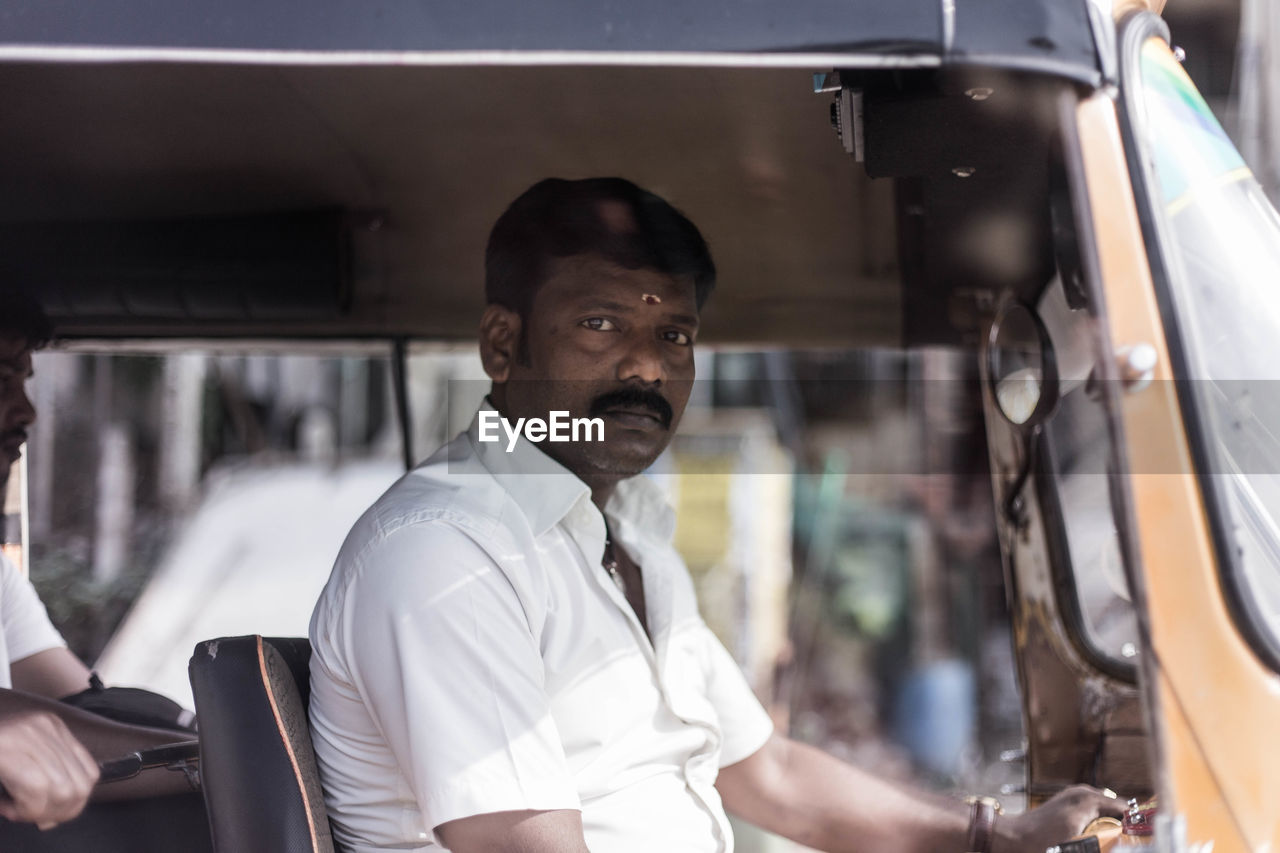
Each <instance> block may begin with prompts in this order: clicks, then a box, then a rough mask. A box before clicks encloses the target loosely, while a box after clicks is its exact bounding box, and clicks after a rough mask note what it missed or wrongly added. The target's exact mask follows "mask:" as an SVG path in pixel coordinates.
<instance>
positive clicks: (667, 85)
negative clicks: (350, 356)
mask: <svg viewBox="0 0 1280 853" xmlns="http://www.w3.org/2000/svg"><path fill="white" fill-rule="evenodd" d="M828 70H830V69H811V70H810V69H795V68H663V67H625V66H610V67H591V66H583V67H520V68H515V67H494V66H481V67H427V66H365V67H361V66H348V67H323V66H320V67H316V66H266V65H227V64H197V63H190V64H184V63H162V64H157V63H127V62H122V63H105V64H94V63H62V64H59V63H45V64H24V63H9V64H4V65H0V96H3V98H4V100H5V103H6V104H7V105H9V115H10V119H11V120H10V121H7V122H6V123H5V127H4V128H3V129H2V130H0V180H2V181H3V182H4V185H5V186H6V187H7V188H8V190H7V192H6V193H5V195H4V197H3V199H0V249H3V251H0V269H2V271H3V273H4V277H5V280H6V281H10V282H13V281H21V282H24V283H26V285H27V286H30V287H33V288H34V289H35V290H36V291H37V292H38V293H39V294H40V297H41V299H42V300H43V301H44V302H45V304H46V307H47V309H48V310H49V312H50V313H51V315H52V316H53V317H54V319H55V320H56V321H57V323H58V326H59V329H60V334H61V335H62V336H63V337H67V338H116V339H119V338H131V337H143V338H166V337H177V338H191V337H230V336H235V337H293V336H296V337H343V338H387V337H408V338H422V339H428V340H444V341H448V340H459V341H461V340H467V339H469V338H470V337H471V335H472V333H473V328H474V323H475V318H476V317H477V316H478V314H479V309H480V307H481V296H480V283H481V281H482V258H483V247H484V240H485V238H486V236H487V232H488V228H489V226H490V225H491V223H492V222H493V220H494V219H495V218H496V216H497V215H498V214H499V213H500V212H501V211H502V209H503V208H504V206H505V205H506V204H507V203H508V202H509V200H510V199H512V198H514V197H515V196H516V195H517V194H518V193H519V192H520V191H521V190H523V189H524V188H525V187H527V186H529V185H530V184H532V183H533V182H534V181H536V180H538V179H540V178H543V177H546V176H551V175H558V176H564V177H584V176H589V175H599V174H620V175H623V176H625V177H628V178H630V179H632V180H634V181H636V182H637V183H639V184H641V185H644V186H647V187H650V188H652V189H654V190H655V191H657V192H659V193H660V194H662V195H664V196H666V197H668V198H669V199H671V200H672V201H673V202H674V203H675V204H676V205H677V206H678V207H680V208H681V209H683V210H684V211H685V212H686V213H687V214H688V215H689V216H690V217H691V218H692V219H693V220H694V221H695V222H697V223H698V224H699V226H700V227H701V228H702V229H703V231H704V233H705V234H706V236H707V238H708V240H709V242H710V244H711V247H712V251H713V253H714V256H715V258H716V260H717V264H718V267H719V270H720V281H721V285H720V289H719V293H718V295H717V298H716V299H715V300H714V301H713V303H712V304H711V305H710V307H709V310H708V311H707V313H706V316H705V318H704V329H703V334H702V339H703V340H705V341H709V342H723V343H740V344H769V345H788V344H802V345H806V346H839V347H873V346H918V345H928V344H950V345H957V344H958V345H962V346H967V345H972V344H973V343H974V341H975V340H976V334H977V329H978V326H979V325H980V317H981V315H982V312H983V311H984V310H989V307H990V304H991V302H992V300H993V299H994V297H995V296H996V295H998V294H999V293H1000V292H1001V291H1002V290H1004V289H1006V288H1023V289H1025V288H1027V287H1033V288H1038V287H1039V286H1042V285H1043V284H1044V282H1046V281H1047V280H1048V278H1049V276H1050V274H1051V271H1052V254H1051V252H1050V251H1049V248H1048V236H1047V235H1048V215H1047V209H1048V208H1047V204H1046V203H1045V197H1046V192H1047V189H1046V188H1047V178H1046V164H1047V154H1046V152H1047V149H1048V141H1049V138H1050V137H1051V136H1052V133H1053V129H1054V128H1053V126H1054V124H1055V122H1056V119H1055V109H1054V103H1055V100H1054V98H1053V97H1052V96H1049V97H1046V91H1047V90H1053V89H1057V88H1061V87H1063V86H1065V85H1066V84H1064V83H1062V82H1058V81H1053V80H1051V79H1049V78H1045V77H1035V76H1032V75H1019V74H1016V73H1012V72H1010V73H993V72H990V71H986V72H984V73H983V74H981V75H979V74H977V73H974V74H968V73H965V72H962V71H959V72H947V73H945V74H944V73H942V72H939V71H936V70H916V71H885V70H879V71H862V72H847V73H846V74H845V80H846V85H852V86H854V87H856V88H859V89H863V90H864V91H865V93H866V94H865V129H864V131H865V132H864V135H865V140H866V162H865V168H864V165H863V164H859V163H856V162H854V159H853V157H852V156H851V155H849V154H847V153H846V152H845V150H844V149H843V147H842V145H841V143H840V140H839V139H838V138H837V136H836V134H835V133H834V132H833V129H832V127H831V119H830V107H831V101H832V95H830V94H821V95H819V94H814V92H813V86H812V72H814V71H819V72H820V71H828ZM974 90H978V91H979V94H978V95H976V96H975V95H974V94H973V92H974ZM984 91H985V92H989V94H981V93H982V92H984ZM966 93H968V94H966ZM878 178H892V179H895V180H873V179H878Z"/></svg>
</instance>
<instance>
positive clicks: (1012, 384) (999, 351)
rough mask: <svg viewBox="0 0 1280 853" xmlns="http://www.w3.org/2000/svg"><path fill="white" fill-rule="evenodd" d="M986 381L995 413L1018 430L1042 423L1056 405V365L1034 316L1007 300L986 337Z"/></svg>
mask: <svg viewBox="0 0 1280 853" xmlns="http://www.w3.org/2000/svg"><path fill="white" fill-rule="evenodd" d="M987 377H988V381H989V382H990V383H991V391H992V395H993V396H994V397H995V400H996V408H998V409H999V410H1000V414H1001V415H1003V416H1004V418H1005V420H1007V421H1009V423H1011V424H1013V425H1014V426H1016V427H1024V428H1030V427H1034V426H1037V425H1039V424H1042V423H1044V422H1045V421H1046V420H1047V419H1048V418H1049V415H1051V414H1052V413H1053V409H1054V407H1055V406H1056V405H1057V404H1058V364H1057V361H1056V360H1055V359H1054V355H1053V344H1052V342H1051V341H1050V340H1049V332H1048V330H1046V329H1045V327H1044V323H1042V322H1040V318H1039V317H1038V316H1036V314H1035V312H1034V311H1032V310H1031V309H1030V308H1028V307H1027V306H1026V305H1023V304H1022V303H1021V302H1018V301H1016V300H1012V299H1010V300H1007V301H1005V302H1004V303H1003V304H1002V305H1001V306H1000V309H999V310H998V311H997V312H996V318H995V320H994V321H993V322H992V324H991V331H990V332H989V333H988V335H987Z"/></svg>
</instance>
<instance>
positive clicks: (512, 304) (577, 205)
mask: <svg viewBox="0 0 1280 853" xmlns="http://www.w3.org/2000/svg"><path fill="white" fill-rule="evenodd" d="M611 204H621V205H622V206H623V207H624V208H625V210H626V212H627V213H629V217H626V216H623V217H621V218H619V217H616V216H611V215H610V214H609V213H608V212H607V207H608V206H609V205H611ZM584 254H593V255H599V256H601V257H603V258H605V259H606V260H608V261H611V262H612V263H615V264H618V265H619V266H622V267H625V268H627V269H652V270H657V271H658V272H661V273H665V274H667V275H670V276H673V277H684V276H687V277H689V278H691V279H692V280H693V286H694V298H695V300H696V301H697V305H698V308H699V309H701V308H702V304H703V303H704V302H706V300H707V297H708V296H710V295H711V291H712V289H713V288H714V287H715V284H716V268H715V264H714V263H712V261H711V252H710V250H709V249H708V248H707V243H706V241H705V240H704V239H703V238H702V234H701V233H700V232H699V231H698V229H697V227H696V226H695V225H694V224H693V223H692V222H690V221H689V219H688V218H687V217H685V215H684V214H682V213H681V212H680V211H678V210H676V209H675V208H674V207H672V206H671V205H670V204H669V203H668V202H666V201H665V200H663V199H661V198H659V197H658V196H656V195H654V194H653V193H651V192H649V191H648V190H646V189H642V188H640V187H638V186H636V185H635V184H633V183H631V182H630V181H628V180H625V179H623V178H587V179H585V180H579V181H568V180H564V179H562V178H547V179H546V180H543V181H539V182H538V183H536V184H534V185H533V186H532V187H530V188H529V189H527V190H525V191H524V193H522V194H521V195H520V197H519V198H517V199H516V200H515V201H513V202H512V203H511V206H510V207H508V208H507V209H506V212H504V213H503V214H502V216H500V217H498V221H497V222H496V223H494V226H493V231H492V232H490V234H489V245H488V248H486V249H485V255H484V262H485V276H484V294H485V299H486V301H488V302H490V303H496V304H498V305H501V306H503V307H505V308H509V309H511V310H512V311H515V312H516V313H517V314H519V315H520V316H521V318H525V319H527V318H528V316H529V309H530V307H531V306H532V305H533V296H534V294H535V293H536V292H537V290H538V288H539V287H541V286H542V284H543V282H544V281H545V280H546V277H547V274H548V271H549V268H550V267H551V265H552V263H553V262H554V261H555V260H556V259H559V258H567V257H571V256H573V255H584Z"/></svg>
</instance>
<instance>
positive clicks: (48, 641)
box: [0, 554, 87, 688]
mask: <svg viewBox="0 0 1280 853" xmlns="http://www.w3.org/2000/svg"><path fill="white" fill-rule="evenodd" d="M65 645H66V643H65V642H64V641H63V639H62V635H61V634H59V633H58V630H57V629H56V628H54V627H53V624H52V623H51V622H50V621H49V614H48V613H47V612H46V611H45V609H44V605H43V604H42V603H41V602H40V596H38V595H36V590H35V587H33V586H32V585H31V581H29V580H28V579H27V578H25V577H23V575H22V573H21V572H19V571H18V567H17V566H15V565H14V564H13V563H11V562H9V558H8V557H6V556H4V555H3V554H0V687H4V688H9V687H12V686H13V679H12V675H11V673H10V671H9V665H10V664H12V663H14V662H15V661H20V660H22V659H23V658H28V657H31V655H34V654H37V653H39V652H43V651H48V650H49V649H55V648H58V647H59V646H65ZM86 686H87V684H86Z"/></svg>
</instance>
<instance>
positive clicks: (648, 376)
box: [618, 335, 667, 385]
mask: <svg viewBox="0 0 1280 853" xmlns="http://www.w3.org/2000/svg"><path fill="white" fill-rule="evenodd" d="M666 378H667V363H666V359H665V354H664V352H663V350H662V342H661V341H659V340H657V339H656V338H654V337H651V336H649V335H637V336H636V337H635V338H634V339H633V340H631V341H629V342H628V346H627V349H626V352H624V353H623V355H622V358H621V359H620V360H619V361H618V379H619V380H621V381H623V382H633V381H637V380H638V381H640V382H641V383H643V384H645V385H661V384H662V383H663V382H664V381H665V380H666Z"/></svg>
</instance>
